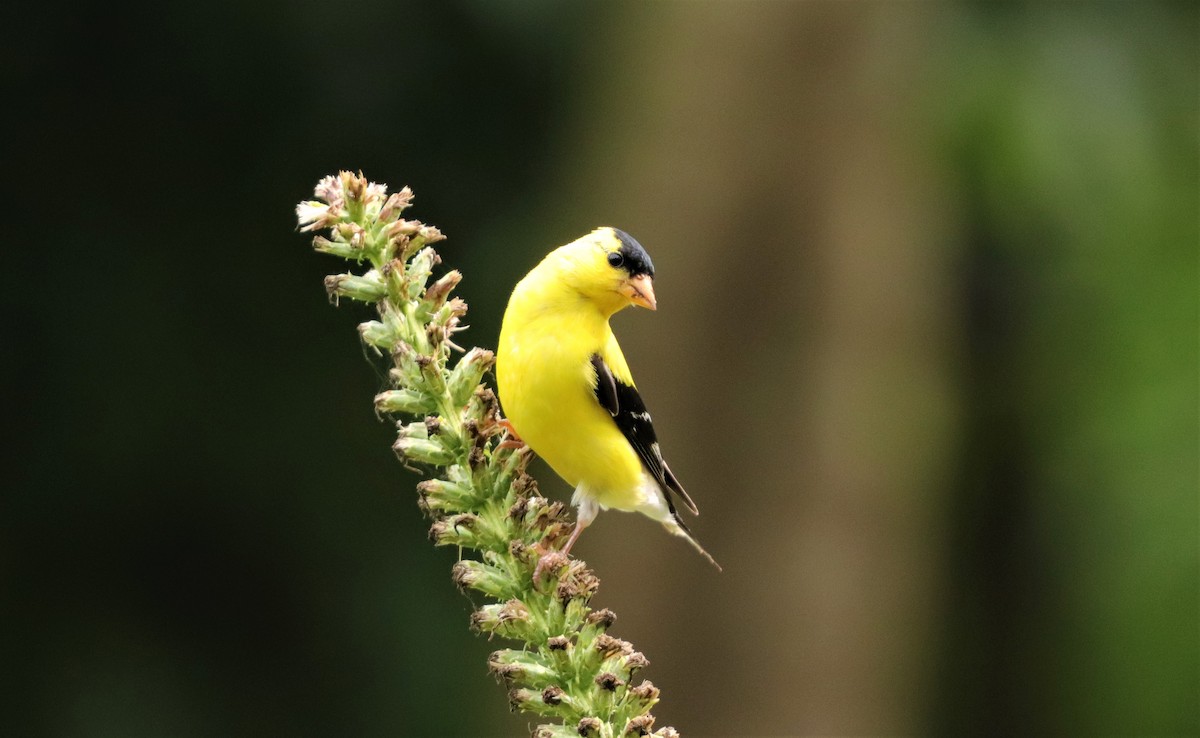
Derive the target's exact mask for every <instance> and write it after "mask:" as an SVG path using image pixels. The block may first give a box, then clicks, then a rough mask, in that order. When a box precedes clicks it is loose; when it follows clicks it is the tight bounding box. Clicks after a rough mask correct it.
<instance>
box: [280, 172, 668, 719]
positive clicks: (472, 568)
mask: <svg viewBox="0 0 1200 738" xmlns="http://www.w3.org/2000/svg"><path fill="white" fill-rule="evenodd" d="M315 195H316V198H317V199H316V200H311V201H305V202H302V203H300V204H299V205H297V207H296V216H297V220H298V221H299V224H300V230H301V231H328V233H329V236H328V237H325V236H321V235H318V236H316V237H315V238H314V239H313V247H314V248H315V249H316V250H317V251H321V252H323V253H327V254H332V255H334V256H338V257H341V258H343V259H347V260H350V261H353V262H355V264H358V265H362V264H363V262H366V263H367V267H368V268H367V269H366V270H365V271H363V273H361V274H356V273H352V272H346V273H344V274H337V275H331V276H329V277H326V278H325V288H326V290H327V292H328V293H329V296H330V299H331V300H333V301H335V302H336V301H337V300H339V299H340V298H343V297H346V298H350V299H354V300H359V301H362V302H367V303H372V304H374V305H375V306H376V309H377V312H378V315H379V319H378V320H371V321H367V322H365V323H362V324H361V325H359V334H360V336H361V337H362V340H363V341H364V342H365V343H366V345H368V346H370V347H371V349H372V350H374V351H375V352H376V353H377V354H379V355H381V356H387V357H388V358H389V360H390V361H391V364H392V368H391V369H390V371H389V373H388V376H389V380H390V385H391V388H390V389H388V390H386V391H384V392H381V393H379V394H378V395H376V396H375V407H376V409H377V411H378V412H379V413H380V414H382V415H389V416H394V417H398V418H400V419H399V420H398V421H397V422H396V427H397V429H398V434H397V439H396V442H395V443H394V444H393V446H392V448H393V449H394V450H395V452H396V455H397V456H398V457H399V458H400V461H401V462H402V463H403V464H404V465H405V466H406V467H408V468H410V469H414V470H426V471H428V472H429V475H428V476H429V477H430V478H427V479H426V480H424V481H422V482H421V483H420V484H418V485H417V493H418V505H419V506H420V507H421V509H422V510H423V511H424V512H425V513H426V514H427V515H429V516H430V517H431V518H432V519H433V525H432V527H431V528H430V531H429V535H430V538H431V539H432V540H433V542H434V544H435V545H439V546H456V547H458V548H459V549H460V551H461V552H462V553H463V554H473V555H474V556H475V558H460V560H459V561H458V562H457V563H456V564H455V565H454V567H453V569H452V577H453V579H454V581H455V583H456V584H457V585H458V586H459V587H460V588H462V589H463V591H464V592H475V593H478V594H480V595H482V596H483V598H484V599H485V600H486V602H485V603H484V604H482V605H481V606H480V607H479V608H478V609H477V610H476V611H475V612H474V613H473V614H472V615H471V627H472V628H474V629H475V630H477V631H479V632H482V633H487V634H488V636H489V637H493V636H499V637H501V638H507V639H511V640H515V641H519V642H521V648H520V650H516V649H502V650H499V651H496V652H495V653H493V654H492V655H491V657H490V658H489V659H488V668H489V669H490V670H491V672H492V673H493V674H494V675H495V676H496V677H497V678H500V679H503V680H504V682H505V683H506V684H507V686H508V688H509V703H510V704H511V706H512V707H513V709H517V710H522V711H525V712H532V713H534V714H537V715H540V716H544V717H549V718H556V719H558V720H559V721H560V722H559V723H557V724H545V725H539V726H538V727H537V728H536V729H535V730H534V732H533V735H534V736H536V737H538V738H551V737H553V736H589V737H597V738H600V737H602V738H617V737H618V736H644V735H652V736H659V737H660V738H672V737H674V736H678V733H677V732H676V731H675V730H674V729H673V728H669V727H667V728H660V729H659V730H657V731H654V730H653V725H654V717H653V716H652V715H651V714H650V710H651V708H652V707H654V705H655V704H656V703H657V702H658V699H659V691H658V689H657V688H656V687H655V686H654V685H653V684H651V683H650V682H648V681H641V682H639V683H638V684H636V685H634V684H633V680H634V677H635V676H636V674H637V673H638V672H639V671H640V670H641V669H642V668H644V667H646V666H647V665H649V662H648V661H647V660H646V657H645V656H643V655H642V654H641V653H639V652H637V651H635V650H634V649H633V646H631V645H630V644H629V643H627V642H625V641H622V640H619V639H617V638H614V637H612V636H610V635H609V634H608V633H607V631H608V629H609V626H611V625H612V623H613V620H614V619H615V616H614V615H613V613H612V612H611V611H609V610H592V609H591V608H590V607H588V602H589V600H590V599H591V597H592V595H593V594H594V593H595V591H596V588H597V586H599V583H600V582H599V579H597V578H596V576H595V574H593V573H592V571H591V570H589V569H588V568H587V566H586V565H585V564H584V563H583V562H582V561H579V560H576V559H570V558H568V557H566V556H562V555H559V554H555V553H551V554H549V557H550V559H549V562H550V565H549V566H547V567H545V573H544V574H543V575H542V577H541V579H540V580H539V581H534V579H533V574H534V569H535V567H536V565H537V562H538V559H539V556H540V555H541V554H542V553H543V552H547V551H556V550H557V548H558V546H559V545H561V542H562V541H563V540H565V539H566V537H567V535H568V534H569V533H570V530H571V522H570V521H569V519H568V518H567V517H566V515H565V510H564V508H563V505H562V504H561V503H558V502H551V501H550V500H547V499H546V498H544V497H542V496H540V495H539V494H538V490H537V484H536V482H534V480H533V479H532V478H531V477H530V476H529V475H528V474H527V473H526V471H525V468H526V466H527V464H528V463H529V460H530V459H531V457H532V452H531V451H530V450H529V448H528V447H525V446H516V447H514V444H511V443H505V442H504V440H505V438H506V435H505V434H506V431H505V430H504V427H503V426H502V425H501V424H500V422H499V406H498V403H497V401H496V395H495V393H494V392H493V391H492V390H491V389H490V388H488V387H487V386H486V385H485V384H484V383H483V377H484V374H485V373H486V372H487V371H488V370H490V369H491V367H492V364H493V361H494V355H493V354H492V352H491V351H487V350H483V349H478V348H473V349H471V350H470V351H467V352H465V354H464V355H463V356H461V357H460V358H459V359H458V360H457V361H456V362H454V363H453V366H451V362H450V357H451V354H452V352H453V351H454V350H457V351H462V349H460V348H459V347H458V346H457V345H455V344H454V342H453V340H452V339H453V337H454V335H455V334H456V333H458V332H460V331H461V330H463V326H461V324H460V322H461V320H462V317H463V316H464V315H465V314H466V311H467V306H466V303H464V302H463V301H462V300H460V299H459V298H457V297H454V298H452V297H450V293H451V292H452V291H453V289H454V287H455V286H456V285H457V284H458V282H459V281H460V280H461V278H462V275H461V274H459V273H458V272H457V271H449V272H447V273H445V274H444V275H442V276H441V277H440V278H439V279H437V280H436V281H434V282H433V283H430V282H429V280H430V278H431V277H432V272H433V269H434V267H435V266H437V264H439V263H440V261H441V258H440V257H439V256H438V254H437V252H436V251H435V250H434V249H433V248H432V247H431V246H430V244H433V243H436V242H437V241H440V240H442V239H443V238H444V236H442V234H441V232H440V231H439V230H438V229H437V228H434V227H431V226H427V225H424V224H422V223H420V222H418V221H410V220H404V219H403V218H401V217H400V216H401V213H402V212H403V211H404V210H405V209H406V208H407V207H408V206H409V205H410V204H411V201H412V197H413V195H412V191H411V190H409V189H408V188H407V187H405V188H403V189H402V190H400V191H399V192H397V193H393V194H392V195H390V196H389V195H388V194H387V188H386V187H385V186H383V185H380V184H375V183H372V182H368V181H367V180H366V179H365V178H364V177H363V176H362V173H361V172H360V173H358V174H353V173H351V172H340V173H339V174H338V175H337V176H329V177H325V178H324V179H322V180H321V181H320V183H318V184H317V187H316V189H315ZM406 420H407V422H406Z"/></svg>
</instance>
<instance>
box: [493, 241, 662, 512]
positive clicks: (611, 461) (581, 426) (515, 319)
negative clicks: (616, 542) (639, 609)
mask: <svg viewBox="0 0 1200 738" xmlns="http://www.w3.org/2000/svg"><path fill="white" fill-rule="evenodd" d="M617 246H619V243H616V239H615V237H613V235H612V232H611V231H610V230H608V229H601V230H598V231H596V232H594V233H592V234H589V235H587V236H584V237H583V238H581V239H579V240H578V241H575V242H573V243H570V244H567V245H566V246H564V247H562V248H560V249H558V250H556V251H554V252H552V253H551V254H550V255H549V256H547V257H546V258H545V259H543V260H542V262H541V264H539V265H538V266H537V267H535V268H534V269H533V270H532V271H531V272H530V273H529V274H528V275H527V276H526V277H525V278H524V279H523V280H521V282H520V283H518V284H517V287H516V289H514V290H513V294H512V298H511V299H510V300H509V305H508V310H507V311H506V312H505V314H504V324H503V326H502V328H501V330H500V347H499V351H498V352H497V359H496V380H497V384H498V386H499V390H500V399H501V405H502V406H503V408H504V413H505V415H506V416H507V417H508V420H509V421H510V422H511V423H512V424H513V427H514V428H516V430H517V433H518V434H519V435H520V436H521V438H522V439H523V440H524V441H525V442H526V443H528V444H529V446H530V447H531V448H533V450H534V451H536V452H537V454H538V455H539V456H541V457H542V458H543V459H544V460H545V461H546V463H547V464H549V465H550V467H551V468H552V469H554V471H555V472H556V473H557V474H558V475H559V476H561V477H562V478H563V479H564V480H566V481H567V483H568V484H570V485H572V486H574V487H577V488H579V487H582V488H583V489H584V490H586V494H587V495H588V496H590V497H591V498H592V499H594V500H595V501H596V502H597V503H599V504H600V505H602V506H603V507H611V508H616V509H619V510H634V509H637V508H638V507H639V506H640V505H641V504H642V503H643V499H642V491H641V487H642V465H641V461H640V460H639V459H638V456H637V454H636V453H635V452H634V450H633V449H632V448H631V447H630V445H629V443H628V442H627V441H626V440H625V437H624V436H623V435H621V431H620V430H619V429H618V428H617V426H616V424H615V423H613V420H612V417H611V416H610V415H609V414H608V412H607V411H606V410H604V408H602V407H600V405H599V403H597V401H596V397H595V394H594V387H595V385H596V376H595V369H594V368H593V367H592V364H591V357H592V355H593V354H600V355H601V357H602V358H603V359H604V360H605V362H606V363H608V365H609V367H610V368H611V370H612V372H613V374H614V376H617V377H618V378H619V379H621V380H622V381H624V382H625V383H626V384H629V385H632V384H633V380H632V378H631V377H630V376H629V367H628V364H627V363H626V361H625V357H624V356H623V355H622V354H621V349H620V346H618V345H617V340H616V337H615V336H613V333H612V329H611V328H609V325H608V319H609V317H610V316H611V315H612V314H613V313H615V312H616V311H617V310H619V309H621V308H622V307H625V306H627V305H628V304H629V302H628V300H627V299H626V298H624V297H623V296H622V295H620V294H619V293H618V292H617V291H616V285H617V283H618V281H619V276H617V275H616V270H614V269H613V268H612V267H611V266H610V265H609V264H608V263H607V262H606V261H605V260H604V254H606V253H607V252H608V251H611V250H613V249H614V248H616V247H617ZM622 303H623V304H622Z"/></svg>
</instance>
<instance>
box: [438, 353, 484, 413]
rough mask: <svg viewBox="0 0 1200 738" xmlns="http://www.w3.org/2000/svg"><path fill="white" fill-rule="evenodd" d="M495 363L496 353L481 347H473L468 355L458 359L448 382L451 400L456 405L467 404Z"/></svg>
mask: <svg viewBox="0 0 1200 738" xmlns="http://www.w3.org/2000/svg"><path fill="white" fill-rule="evenodd" d="M495 363H496V355H495V354H494V353H492V352H491V351H487V350H486V349H481V348H473V349H471V350H470V351H468V352H467V355H466V356H464V357H462V358H461V359H459V360H458V363H457V364H455V365H454V370H453V371H452V372H450V381H449V382H447V389H448V390H449V392H450V400H451V402H452V403H454V406H455V407H462V406H463V405H466V404H467V401H468V400H470V399H471V397H472V396H473V395H474V394H475V390H476V389H477V388H478V387H479V380H481V379H483V374H484V372H486V371H487V370H488V369H491V368H492V365H493V364H495Z"/></svg>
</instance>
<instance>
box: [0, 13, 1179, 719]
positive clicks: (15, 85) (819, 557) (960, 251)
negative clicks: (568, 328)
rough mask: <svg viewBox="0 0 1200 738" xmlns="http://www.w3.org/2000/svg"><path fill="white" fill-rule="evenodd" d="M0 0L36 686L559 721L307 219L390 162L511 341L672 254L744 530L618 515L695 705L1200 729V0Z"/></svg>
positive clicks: (340, 711)
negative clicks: (388, 411) (692, 543)
mask: <svg viewBox="0 0 1200 738" xmlns="http://www.w3.org/2000/svg"><path fill="white" fill-rule="evenodd" d="M2 12H3V13H4V15H5V16H6V22H5V24H4V26H5V28H6V29H7V32H6V34H5V42H4V45H3V46H4V48H3V49H2V50H0V58H2V59H3V64H0V80H3V85H4V91H5V98H6V101H7V102H6V112H5V114H4V118H5V123H4V125H5V127H6V128H8V130H9V132H8V134H7V135H6V136H5V142H4V143H5V145H4V151H5V153H4V163H5V169H6V171H5V178H6V180H7V182H6V184H5V189H6V190H8V192H9V197H8V199H7V201H8V202H9V208H8V211H7V212H8V216H7V218H8V221H9V225H8V227H7V229H6V230H7V234H6V238H5V263H6V266H5V268H4V274H5V280H4V281H5V287H4V289H3V290H0V301H2V303H0V304H2V305H3V316H4V327H5V331H4V332H5V340H4V346H3V350H0V356H2V357H3V358H2V360H0V361H2V365H3V367H4V369H5V374H6V379H7V381H6V387H7V389H6V391H5V395H4V398H5V402H4V405H5V408H4V413H3V414H4V416H5V419H6V421H7V424H8V425H9V426H10V433H9V434H7V437H8V439H9V440H8V441H7V442H5V445H4V454H3V458H4V460H5V463H4V467H5V470H6V471H5V474H4V480H5V481H4V483H3V490H4V491H3V495H2V497H0V608H2V609H0V614H2V618H0V663H2V664H3V668H0V680H2V681H0V732H3V733H4V734H5V735H12V736H25V735H29V736H36V735H47V736H131V737H135V736H166V735H170V736H212V735H322V736H324V735H355V736H385V735H387V736H395V735H412V736H426V735H448V736H449V735H521V734H524V733H525V732H526V731H527V730H528V728H529V726H531V725H532V724H534V723H535V720H533V719H531V718H527V717H524V716H517V715H511V714H509V713H508V710H507V704H506V700H505V695H504V690H503V689H502V688H501V687H500V686H498V685H496V684H495V683H493V682H492V680H491V679H490V678H489V677H488V675H487V673H486V670H485V659H486V655H487V654H488V653H489V652H490V651H491V650H492V649H493V648H495V647H497V644H493V643H488V642H487V641H486V640H484V639H482V638H480V637H478V636H476V635H473V634H472V633H470V632H469V631H468V629H467V617H468V614H469V612H470V610H471V604H470V602H469V601H468V600H467V598H466V597H464V596H463V595H461V594H459V593H458V592H457V591H456V590H455V589H454V587H453V585H452V584H451V582H450V580H449V576H448V575H449V569H450V566H451V564H452V562H453V558H454V552H452V551H448V550H435V549H433V548H432V547H431V546H430V545H429V543H428V541H427V540H426V537H425V531H426V527H427V522H426V521H425V520H423V519H422V517H421V515H420V513H419V512H418V510H417V508H416V505H415V495H414V492H413V486H414V483H415V482H416V479H415V478H414V477H413V476H411V475H410V474H408V473H407V472H405V471H404V470H403V469H402V468H401V467H400V465H399V464H398V463H396V461H395V459H394V458H393V457H392V454H391V451H390V449H389V446H390V443H391V440H392V434H391V432H390V431H389V428H388V427H387V426H386V425H384V424H381V423H379V422H377V420H376V419H375V417H374V415H373V413H372V408H371V403H370V400H371V396H372V395H373V393H374V392H375V391H377V390H378V389H379V387H380V379H379V377H378V375H377V374H376V373H375V371H374V369H373V368H372V366H371V365H370V364H369V363H368V362H367V361H366V360H364V358H363V355H362V352H361V350H360V347H359V345H358V343H357V334H356V332H355V330H354V325H355V324H356V322H358V321H359V320H362V319H365V318H366V317H367V315H368V314H367V312H366V311H365V309H363V308H361V306H353V305H348V304H344V305H343V306H342V307H341V308H339V309H334V308H332V307H330V306H329V305H328V304H327V303H326V299H325V295H324V291H323V288H322V284H321V278H322V277H323V276H324V275H325V274H326V273H328V272H332V271H337V270H340V269H341V265H340V263H339V262H336V261H335V260H332V259H329V258H327V257H322V256H320V255H317V254H315V253H313V252H311V251H310V250H309V248H308V245H307V244H308V238H306V237H304V236H301V235H299V234H297V233H296V232H295V224H294V219H293V214H292V208H293V206H294V204H295V202H296V201H298V200H300V199H303V198H306V197H308V195H309V193H310V191H311V187H312V185H313V184H314V183H315V182H316V181H317V179H318V178H319V177H321V176H323V175H325V174H328V173H332V172H334V171H336V170H337V169H339V168H352V169H359V168H361V169H362V170H363V171H364V172H366V173H367V175H368V176H369V177H371V178H372V179H375V180H377V181H383V182H387V183H389V184H390V185H392V186H393V188H398V187H399V186H401V185H404V184H408V185H410V186H412V187H413V188H414V189H415V190H416V193H417V201H416V202H417V205H416V207H415V208H414V210H413V211H411V212H412V213H413V215H414V217H417V218H420V219H422V220H425V221H426V222H430V223H434V224H437V225H438V226H440V227H441V228H442V229H443V230H444V231H445V232H447V233H448V234H449V236H450V240H449V241H448V242H446V243H445V244H443V246H444V248H443V249H442V251H443V253H444V256H445V258H446V260H447V262H448V263H449V265H451V266H453V267H455V268H458V269H461V270H462V271H463V272H464V273H465V275H466V280H465V282H464V283H463V285H462V287H461V294H463V295H464V297H465V298H466V299H467V300H468V301H469V302H470V304H471V315H470V318H471V320H470V322H471V323H472V329H471V331H469V332H468V333H467V334H464V338H465V341H466V342H467V343H468V345H469V344H478V345H482V346H494V345H495V343H496V337H497V334H498V330H499V323H500V318H501V315H502V311H503V309H504V304H505V299H506V296H507V291H508V290H509V289H510V288H511V286H512V285H513V284H514V283H515V282H516V280H517V279H519V278H520V277H521V276H522V275H523V274H524V273H525V271H527V270H528V269H529V268H530V267H531V266H532V265H533V264H534V263H535V262H536V261H537V260H538V259H539V258H540V256H541V255H542V254H543V253H544V252H546V251H548V250H549V249H550V248H551V247H553V246H555V245H558V244H560V243H563V242H566V241H568V240H571V239H574V238H575V237H577V236H579V235H581V234H582V233H584V232H586V231H588V230H590V229H591V228H593V227H594V226H596V225H600V224H609V225H615V226H619V227H621V228H624V229H625V230H628V231H629V232H631V233H632V234H634V235H635V237H637V238H638V239H639V240H640V241H641V242H642V243H643V244H645V245H646V247H647V248H648V249H649V251H650V252H651V254H652V255H653V257H654V260H655V264H656V266H657V267H658V274H659V276H658V279H657V291H658V295H659V299H660V309H659V311H658V312H657V313H654V314H650V313H646V312H637V313H625V314H622V315H620V316H618V318H617V319H616V321H615V323H616V330H617V332H618V334H619V335H620V336H621V338H622V341H623V343H624V345H625V347H626V353H627V354H628V356H629V359H630V362H631V364H632V366H633V367H634V369H635V371H636V372H637V374H638V378H639V385H640V386H641V388H642V390H643V393H644V394H645V396H646V397H647V398H648V400H649V404H650V407H651V409H652V410H653V412H654V414H655V420H656V423H657V424H658V426H659V430H660V435H661V436H662V438H663V440H664V444H665V449H666V451H667V453H668V457H669V458H670V459H671V462H672V466H673V467H674V468H675V470H676V471H677V472H678V473H679V475H680V477H681V478H682V479H683V480H684V482H685V484H687V485H688V486H689V488H690V490H691V492H692V495H693V496H694V497H695V499H696V500H697V502H698V503H699V505H700V507H701V509H702V510H703V516H702V517H700V518H699V519H697V520H696V524H695V529H696V530H697V532H698V535H699V536H700V538H701V539H702V540H703V541H704V542H705V543H706V545H707V546H708V548H709V549H710V550H711V551H712V552H713V553H714V555H715V556H716V557H717V558H718V559H719V560H720V561H722V563H723V564H724V565H725V572H724V574H720V575H718V574H716V573H715V572H714V571H713V570H711V569H710V568H709V567H708V565H707V564H705V563H704V561H703V560H701V559H700V558H699V557H697V556H696V555H695V554H694V553H693V552H692V551H690V550H689V549H688V547H686V546H684V545H682V544H681V543H680V542H679V541H677V540H673V539H671V538H670V537H669V536H665V535H663V534H662V533H661V531H660V530H659V529H658V528H657V526H655V525H654V524H653V523H650V522H648V521H646V520H642V519H640V518H636V517H633V516H629V515H624V514H620V513H609V514H607V515H603V516H601V518H600V519H599V521H598V522H597V524H596V525H595V526H594V528H593V529H591V530H589V531H588V534H587V535H586V536H584V538H583V539H582V541H581V544H580V547H579V549H578V552H579V554H580V555H582V556H583V557H585V558H586V559H587V560H588V561H589V563H590V564H592V565H593V566H594V567H595V569H596V570H597V572H598V573H599V575H600V577H601V579H602V580H603V586H602V587H601V590H600V593H599V595H598V596H597V598H596V600H595V604H596V605H597V606H607V607H611V608H613V609H614V610H616V611H617V613H618V615H619V620H618V623H617V625H616V627H615V631H614V632H615V633H617V634H618V635H620V636H621V637H624V638H627V639H629V640H631V641H633V642H634V643H635V644H636V645H637V646H638V647H639V648H640V649H642V650H644V651H645V652H646V654H647V655H648V656H649V658H650V660H651V662H652V665H651V667H650V668H649V670H648V671H647V672H646V674H645V675H646V676H647V677H648V678H650V679H651V680H653V681H654V682H655V683H656V684H657V685H659V686H660V687H661V688H662V689H663V692H664V699H663V702H662V703H661V705H660V706H659V708H658V709H657V710H656V714H657V715H658V716H659V724H660V725H662V724H672V725H675V726H676V727H677V728H679V729H680V730H682V731H683V732H684V734H685V735H713V736H718V735H719V736H733V735H814V734H819V735H883V734H887V735H897V734H900V735H944V736H958V735H971V734H975V735H978V734H985V735H987V734H996V735H1038V734H1042V735H1049V734H1053V735H1101V734H1112V735H1118V734H1119V735H1129V734H1140V735H1195V734H1197V733H1200V505H1198V499H1197V498H1198V469H1200V462H1198V433H1200V431H1198V412H1200V410H1198V409H1200V397H1198V388H1200V376H1198V369H1197V355H1198V345H1200V325H1198V318H1200V309H1198V301H1197V298H1198V294H1200V270H1198V264H1200V259H1198V253H1197V252H1198V249H1197V247H1198V243H1200V234H1198V226H1197V221H1198V212H1200V179H1198V177H1200V144H1198V132H1200V126H1198V121H1200V111H1198V108H1200V105H1198V102H1200V12H1198V11H1197V6H1196V5H1195V4H1194V3H1189V2H1181V3H1156V2H1144V3H1123V2H1122V3H1118V2H1114V3H1100V2H1079V3H1057V4H1040V3H1022V2H1006V3H934V2H930V3H901V2H779V3H770V2H760V3H727V4H724V3H715V2H713V3H687V4H685V3H656V4H641V3H637V4H634V3H615V4H600V3H577V4H559V3H554V2H549V1H548V0H547V1H543V2H532V3H522V4H516V3H493V2H488V1H487V0H475V1H466V0H456V1H447V2H438V3H421V4H413V3H405V2H395V1H394V0H393V1H390V2H376V1H373V0H368V1H367V2H362V3H356V4H353V5H341V4H337V3H285V2H277V1H275V0H262V1H260V2H254V3H242V2H233V1H232V0H214V1H213V2H207V3H187V2H179V1H177V0H168V1H167V2H158V3H133V4H124V5H120V6H114V5H112V4H110V3H97V2H91V1H90V0H84V1H83V2H80V3H76V4H74V5H73V7H72V8H71V9H70V10H69V11H67V10H62V11H61V12H59V11H56V10H54V9H52V8H51V7H50V6H41V7H24V8H20V7H18V6H12V7H9V8H8V9H7V10H4V11H2ZM540 476H541V481H542V483H543V489H544V490H546V491H547V492H551V493H553V494H558V495H562V496H565V495H566V494H567V492H568V491H567V490H565V489H564V488H563V485H562V484H561V483H560V482H557V481H556V480H554V479H553V478H552V476H551V475H549V474H548V473H546V472H545V471H544V469H543V472H542V473H541V475H540Z"/></svg>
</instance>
